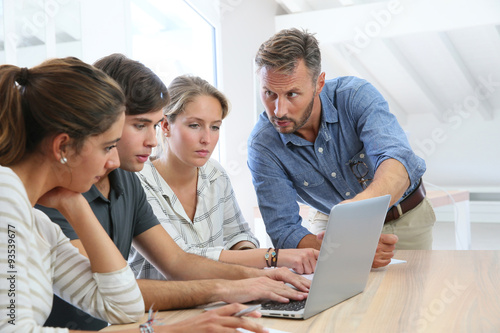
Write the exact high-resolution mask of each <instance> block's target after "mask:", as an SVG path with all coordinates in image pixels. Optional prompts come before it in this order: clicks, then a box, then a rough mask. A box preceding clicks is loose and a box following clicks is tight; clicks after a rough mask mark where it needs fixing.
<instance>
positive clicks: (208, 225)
mask: <svg viewBox="0 0 500 333" xmlns="http://www.w3.org/2000/svg"><path fill="white" fill-rule="evenodd" d="M139 178H140V179H141V183H142V186H143V187H144V190H145V191H146V195H147V198H148V202H149V203H150V204H151V207H152V208H153V211H154V213H155V215H156V216H157V217H158V220H159V221H160V222H161V224H162V226H163V227H164V228H165V230H166V231H167V232H168V233H169V234H170V236H171V237H172V238H173V240H174V241H175V242H176V243H177V244H178V245H179V247H181V248H182V249H183V250H184V251H186V252H190V253H193V254H197V255H200V256H204V257H208V258H210V259H213V260H219V256H220V253H221V252H222V250H229V249H230V248H231V247H232V246H233V245H235V244H237V243H238V242H241V241H249V242H252V243H254V244H255V246H256V247H259V241H258V239H257V238H256V237H255V236H254V235H253V233H252V231H251V230H250V228H249V226H248V223H247V222H246V221H245V219H244V217H243V215H242V214H241V210H240V207H239V205H238V202H237V201H236V197H235V195H234V191H233V187H232V186H231V182H230V180H229V177H228V175H227V174H226V172H225V171H224V169H223V168H222V166H221V165H220V164H219V163H218V162H216V161H215V160H212V159H211V160H209V161H208V162H207V163H206V164H205V165H204V166H202V167H201V168H199V171H198V187H197V195H198V203H197V206H196V213H195V216H194V220H193V221H191V219H190V218H189V217H188V216H187V214H186V212H185V211H184V208H183V207H182V204H181V203H180V201H179V199H178V198H177V196H176V195H175V193H174V192H173V191H172V189H171V188H170V186H168V184H167V182H166V181H165V180H164V179H163V178H162V177H161V176H160V174H159V173H158V171H157V170H156V168H155V167H154V165H153V163H151V162H150V161H148V162H146V164H145V166H144V169H143V170H142V171H141V172H140V173H139ZM167 255H168V254H167ZM128 261H129V264H130V266H131V267H132V270H133V272H134V273H135V274H136V277H137V278H138V279H139V278H140V279H155V280H164V279H165V277H163V275H162V274H161V273H160V272H158V271H157V270H156V269H155V267H154V266H153V265H151V264H150V263H149V262H148V261H147V260H146V259H144V258H143V257H142V256H141V254H140V253H139V252H137V251H136V250H135V249H133V248H132V251H131V252H130V256H129V260H128Z"/></svg>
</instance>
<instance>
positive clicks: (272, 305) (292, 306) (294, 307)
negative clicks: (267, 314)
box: [261, 299, 307, 311]
mask: <svg viewBox="0 0 500 333" xmlns="http://www.w3.org/2000/svg"><path fill="white" fill-rule="evenodd" d="M306 300H307V299H304V300H302V301H294V300H290V302H289V303H279V302H275V301H271V302H267V303H263V304H262V306H261V308H262V310H278V311H299V310H302V309H303V308H304V306H306Z"/></svg>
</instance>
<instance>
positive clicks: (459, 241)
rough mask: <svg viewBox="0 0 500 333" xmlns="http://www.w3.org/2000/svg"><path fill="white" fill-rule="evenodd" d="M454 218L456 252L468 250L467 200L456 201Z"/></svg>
mask: <svg viewBox="0 0 500 333" xmlns="http://www.w3.org/2000/svg"><path fill="white" fill-rule="evenodd" d="M455 205H456V208H457V211H456V217H455V244H456V248H457V250H470V243H471V240H470V239H471V236H470V204H469V200H465V201H457V202H456V203H455Z"/></svg>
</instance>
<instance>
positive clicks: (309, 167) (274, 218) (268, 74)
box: [248, 29, 435, 267]
mask: <svg viewBox="0 0 500 333" xmlns="http://www.w3.org/2000/svg"><path fill="white" fill-rule="evenodd" d="M255 62H256V65H257V74H258V76H259V77H260V83H261V98H262V102H263V104H264V106H265V109H266V110H265V112H263V113H262V114H261V115H260V117H259V119H258V121H257V124H256V125H255V127H254V129H253V131H252V133H251V135H250V137H249V139H248V166H249V168H250V170H251V172H252V178H253V183H254V186H255V189H256V192H257V198H258V202H259V208H260V211H261V213H262V217H263V219H264V221H265V224H266V230H267V232H268V234H269V235H270V237H271V239H272V241H273V243H274V245H275V247H277V248H296V247H312V248H316V249H319V248H320V246H321V240H320V238H321V237H316V235H313V234H311V233H310V232H309V230H307V229H306V228H304V227H303V226H302V225H301V222H302V219H301V217H300V215H299V206H298V204H297V202H301V203H304V204H307V205H309V206H311V207H313V208H314V209H316V210H317V211H318V213H317V214H316V217H313V218H312V221H310V222H311V224H312V225H316V226H317V225H318V224H319V225H321V227H319V228H316V231H317V232H318V231H321V229H323V230H324V228H325V226H326V224H325V221H326V220H327V215H326V214H328V213H329V212H330V209H331V208H332V206H334V205H336V204H338V203H343V202H349V201H356V200H362V199H366V198H371V197H376V196H380V195H385V194H390V195H391V197H392V199H391V204H390V206H391V209H390V210H389V212H388V214H387V217H386V223H385V225H384V230H383V233H382V235H381V237H380V241H379V246H378V248H377V253H376V255H375V258H374V262H373V267H380V266H385V265H387V264H388V263H389V262H390V259H391V258H392V256H393V250H394V249H395V247H396V243H398V244H397V247H398V248H400V249H430V248H431V246H432V226H433V224H434V221H435V216H434V212H433V210H432V207H431V206H430V204H429V202H428V200H427V199H426V198H425V189H424V188H423V184H422V181H421V177H422V175H423V174H424V172H425V169H426V167H425V162H424V161H423V160H422V159H421V158H419V157H418V156H416V155H415V154H414V153H413V151H412V149H411V147H410V145H409V143H408V140H407V138H406V136H405V133H404V132H403V130H402V129H401V127H400V125H399V124H398V122H397V120H396V117H395V116H394V115H393V114H391V113H390V112H389V106H388V104H387V102H386V101H385V100H384V98H383V97H382V96H381V95H380V93H379V92H378V91H377V90H376V89H375V88H374V87H373V86H372V85H371V84H370V83H368V82H367V81H365V80H362V79H359V78H356V77H339V78H336V79H333V80H329V81H325V73H324V72H323V73H322V72H321V54H320V50H319V46H318V41H317V40H316V38H315V37H314V36H313V35H312V34H310V33H307V32H304V31H300V30H298V29H289V30H282V31H280V32H278V33H277V34H275V35H274V36H272V37H271V38H270V39H269V40H268V41H266V42H264V43H263V44H262V45H261V47H260V49H259V51H258V52H257V56H256V58H255ZM398 240H399V241H398ZM353 241H356V240H353Z"/></svg>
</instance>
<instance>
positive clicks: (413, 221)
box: [308, 197, 436, 250]
mask: <svg viewBox="0 0 500 333" xmlns="http://www.w3.org/2000/svg"><path fill="white" fill-rule="evenodd" d="M308 221H309V225H310V231H311V232H312V233H313V234H318V233H320V232H321V231H325V230H326V224H327V222H328V215H326V214H323V213H321V212H319V211H317V210H316V209H313V208H309V216H308ZM434 222H436V215H435V214H434V209H433V208H432V206H431V204H430V202H429V200H428V199H427V197H426V198H424V200H422V202H421V203H419V204H418V205H417V207H415V208H413V209H412V210H410V211H408V212H406V213H405V214H403V215H402V216H401V217H400V218H398V219H396V220H393V221H391V222H389V223H386V224H384V228H383V229H382V233H383V234H395V235H397V236H398V238H399V240H398V242H397V244H396V250H431V249H432V227H433V226H434Z"/></svg>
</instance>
